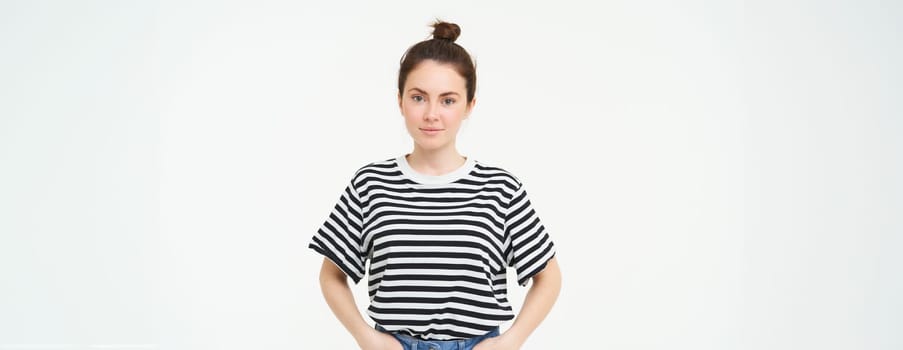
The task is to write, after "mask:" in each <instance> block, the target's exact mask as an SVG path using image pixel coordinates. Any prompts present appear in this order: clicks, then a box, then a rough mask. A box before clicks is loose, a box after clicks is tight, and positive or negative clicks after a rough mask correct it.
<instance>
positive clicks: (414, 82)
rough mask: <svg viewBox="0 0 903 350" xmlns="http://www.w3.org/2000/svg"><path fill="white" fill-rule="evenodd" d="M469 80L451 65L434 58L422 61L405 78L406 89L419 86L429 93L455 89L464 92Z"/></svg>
mask: <svg viewBox="0 0 903 350" xmlns="http://www.w3.org/2000/svg"><path fill="white" fill-rule="evenodd" d="M466 84H467V81H465V80H464V77H462V76H461V75H460V74H458V72H457V71H455V69H454V68H453V67H452V66H451V65H450V64H442V63H437V62H436V61H433V60H425V61H423V62H420V64H418V65H417V66H416V67H414V69H413V70H411V72H410V73H408V78H407V80H405V84H404V85H405V91H408V90H409V89H412V88H418V89H420V90H423V91H425V92H427V93H428V94H431V95H432V94H434V93H435V94H437V95H438V94H441V93H443V92H449V91H454V92H458V93H461V94H463V93H464V91H465V90H466V89H467V86H466Z"/></svg>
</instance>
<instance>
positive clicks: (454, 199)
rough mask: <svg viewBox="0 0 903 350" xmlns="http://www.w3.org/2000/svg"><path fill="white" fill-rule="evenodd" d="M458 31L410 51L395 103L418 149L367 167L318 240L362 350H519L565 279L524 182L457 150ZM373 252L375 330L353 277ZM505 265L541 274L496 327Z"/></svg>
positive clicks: (462, 100)
mask: <svg viewBox="0 0 903 350" xmlns="http://www.w3.org/2000/svg"><path fill="white" fill-rule="evenodd" d="M460 33H461V30H460V28H459V27H458V26H457V25H455V24H453V23H447V22H442V21H437V22H436V23H434V24H433V38H432V39H429V40H424V41H422V42H420V43H417V44H415V45H414V46H412V47H410V48H409V49H408V51H407V52H405V54H404V56H403V57H402V61H401V67H400V69H399V74H398V105H399V108H400V109H401V114H402V115H404V118H405V125H406V127H407V130H408V133H409V134H410V135H411V137H412V138H413V141H414V150H413V151H412V152H411V153H407V154H405V155H402V156H398V157H394V158H390V159H385V160H382V161H377V162H373V163H370V164H367V165H364V166H363V167H361V168H359V169H358V170H357V171H356V172H355V174H354V176H353V177H352V179H351V181H350V183H349V184H348V185H347V186H346V188H345V191H344V193H343V194H342V196H341V198H340V199H339V201H338V203H336V205H335V207H334V209H333V211H332V213H331V214H330V215H329V217H328V218H327V219H326V221H325V222H324V223H323V225H322V226H321V227H320V228H319V230H318V231H317V233H316V234H315V235H314V237H313V239H312V240H311V243H310V248H312V249H313V250H315V251H317V252H318V253H320V254H322V255H323V256H324V259H323V265H322V268H321V271H320V285H321V288H322V291H323V296H324V297H325V298H326V302H327V303H328V304H329V307H330V308H331V309H332V311H333V313H335V315H336V317H337V318H338V319H339V321H341V323H342V325H344V326H345V328H346V329H347V330H348V332H350V333H351V335H352V336H354V339H355V340H356V341H357V344H358V346H360V348H361V349H363V350H390V349H391V350H398V349H405V350H414V349H431V350H432V349H435V350H442V349H476V350H493V349H518V348H520V347H521V345H522V344H523V343H524V341H525V340H526V339H527V336H529V335H530V333H531V332H533V330H534V329H535V328H536V327H537V326H538V325H539V323H540V322H541V321H542V320H543V319H544V318H545V316H546V314H548V312H549V310H550V309H551V307H552V305H553V304H554V303H555V300H556V298H557V297H558V292H559V290H560V288H561V275H560V272H559V269H558V264H557V262H556V259H555V246H554V244H553V243H552V240H551V239H550V237H549V235H548V232H547V231H546V229H545V227H544V226H543V225H542V222H541V221H540V219H539V217H538V216H537V214H536V212H535V211H534V210H533V208H532V205H531V203H530V200H529V199H528V197H527V193H526V191H525V190H524V187H523V184H522V183H521V181H520V180H519V179H518V178H517V177H515V176H514V175H512V174H511V173H509V172H507V171H506V170H504V169H502V168H499V167H494V166H490V165H487V164H483V163H482V162H479V161H476V160H475V159H473V158H472V157H467V156H462V155H461V154H459V153H458V151H457V149H456V147H455V137H456V135H457V132H458V128H459V126H460V125H461V122H462V121H463V120H464V119H466V118H467V117H468V116H469V115H470V112H471V111H472V110H473V107H474V104H475V101H474V93H475V88H476V71H475V67H474V64H473V61H472V60H471V58H470V55H469V54H468V53H467V51H465V50H464V49H463V48H462V47H461V46H459V45H458V44H455V43H454V41H455V39H457V37H458V35H460ZM367 260H369V262H370V268H369V278H368V287H369V288H368V291H369V296H370V306H369V308H368V309H367V314H368V315H369V316H370V317H371V318H372V319H373V320H374V322H375V328H371V327H370V326H368V325H367V323H366V322H365V321H364V319H363V317H362V316H361V314H360V313H359V312H358V309H357V306H356V305H355V302H354V298H353V296H352V293H351V290H350V289H349V287H348V284H347V282H346V276H347V277H350V278H351V279H352V281H354V283H358V282H359V281H360V280H361V279H363V277H364V274H365V264H366V262H367ZM508 266H511V267H514V269H515V270H516V272H517V279H518V283H519V284H520V285H522V286H526V285H527V284H528V282H529V281H530V280H532V281H533V283H532V285H531V287H530V290H529V291H528V293H527V296H526V298H525V301H524V305H523V307H522V308H521V311H520V313H519V314H518V316H517V318H516V319H515V321H514V323H513V324H512V326H511V327H510V329H508V330H507V331H506V332H504V333H502V334H500V333H499V327H498V326H499V325H500V324H501V323H503V322H505V321H508V320H511V319H512V318H514V312H513V310H512V308H511V305H510V304H509V303H508V300H507V285H506V267H508Z"/></svg>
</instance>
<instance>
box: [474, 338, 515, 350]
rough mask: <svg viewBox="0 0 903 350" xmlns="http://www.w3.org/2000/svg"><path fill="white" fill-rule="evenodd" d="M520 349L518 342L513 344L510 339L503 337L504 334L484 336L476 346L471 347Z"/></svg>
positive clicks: (476, 349)
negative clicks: (490, 336)
mask: <svg viewBox="0 0 903 350" xmlns="http://www.w3.org/2000/svg"><path fill="white" fill-rule="evenodd" d="M518 349H520V344H515V342H514V341H512V339H510V338H508V337H505V335H504V334H502V335H500V336H497V337H492V338H486V339H484V340H483V341H481V342H479V343H477V346H474V347H473V350H518Z"/></svg>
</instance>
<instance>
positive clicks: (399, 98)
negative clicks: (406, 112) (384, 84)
mask: <svg viewBox="0 0 903 350" xmlns="http://www.w3.org/2000/svg"><path fill="white" fill-rule="evenodd" d="M398 111H399V112H402V111H403V109H402V108H401V93H400V92H399V93H398ZM402 114H403V113H402Z"/></svg>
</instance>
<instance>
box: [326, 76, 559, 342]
mask: <svg viewBox="0 0 903 350" xmlns="http://www.w3.org/2000/svg"><path fill="white" fill-rule="evenodd" d="M465 84H466V82H465V80H464V77H462V76H461V75H459V74H458V73H457V72H456V71H455V70H454V68H452V67H451V66H449V65H445V64H441V63H438V62H435V61H432V60H426V61H423V62H421V63H420V64H419V65H417V67H416V68H414V69H413V70H412V71H411V72H410V73H409V74H408V78H407V80H406V81H405V87H404V89H403V93H401V94H399V96H398V107H399V109H400V110H401V114H402V115H403V116H404V120H405V126H406V128H407V130H408V133H409V134H410V135H411V138H412V139H413V141H414V150H413V152H411V153H410V154H408V155H407V159H408V163H409V164H410V165H411V167H412V168H413V169H414V170H416V171H417V172H419V173H422V174H427V175H442V174H446V173H449V172H451V171H453V170H455V169H457V168H458V167H460V166H462V165H463V164H464V162H465V161H466V159H465V157H463V156H462V155H461V154H460V153H458V151H457V149H456V147H455V138H456V136H457V133H458V129H459V128H460V126H461V122H462V121H464V120H465V119H467V117H468V116H469V115H470V112H471V111H472V110H473V106H474V105H475V103H476V100H471V101H470V102H468V101H466V96H467V87H466V85H465ZM423 129H440V130H441V131H439V132H436V133H433V134H430V133H426V132H424V131H423ZM532 282H533V283H532V284H531V285H530V289H529V290H528V291H527V295H526V297H525V299H524V305H523V307H522V308H521V310H520V313H519V314H518V315H517V318H516V319H515V320H514V323H513V324H512V325H511V328H509V329H508V330H507V331H505V332H504V333H502V334H501V335H499V336H498V337H493V338H489V339H486V340H484V341H482V342H480V343H479V344H477V346H476V347H475V348H474V350H516V349H520V348H521V346H523V344H524V342H525V341H526V340H527V337H529V336H530V334H531V333H533V331H534V330H535V329H536V327H538V326H539V324H540V323H541V322H542V320H543V319H545V317H546V315H548V313H549V311H550V310H551V309H552V306H553V305H554V304H555V301H556V300H557V299H558V294H559V292H560V290H561V271H560V269H559V267H558V261H557V259H555V258H552V259H551V260H549V263H548V264H547V265H546V267H545V268H544V269H543V270H542V271H540V272H539V273H537V274H536V275H534V276H533V278H532ZM320 288H321V291H322V292H323V297H324V298H325V299H326V303H327V304H328V305H329V308H330V309H331V310H332V312H333V314H335V316H336V318H338V319H339V321H340V322H341V323H342V325H343V326H344V327H345V329H347V330H348V332H349V333H351V335H352V336H353V337H354V340H355V341H356V342H357V344H358V346H359V347H360V348H361V350H402V349H403V348H402V346H401V344H400V343H399V342H398V340H396V339H395V338H394V337H392V336H391V335H388V334H386V333H382V332H380V331H377V330H376V329H374V328H373V327H371V326H370V325H369V324H367V322H366V321H364V318H363V317H362V316H361V314H360V312H359V311H358V308H357V305H356V303H355V301H354V296H353V294H352V292H351V289H350V287H349V286H348V281H347V276H346V275H345V273H344V272H343V271H342V270H341V269H339V268H338V267H337V266H336V265H335V264H334V263H333V262H332V261H330V260H329V259H326V258H324V259H323V264H322V267H321V269H320Z"/></svg>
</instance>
